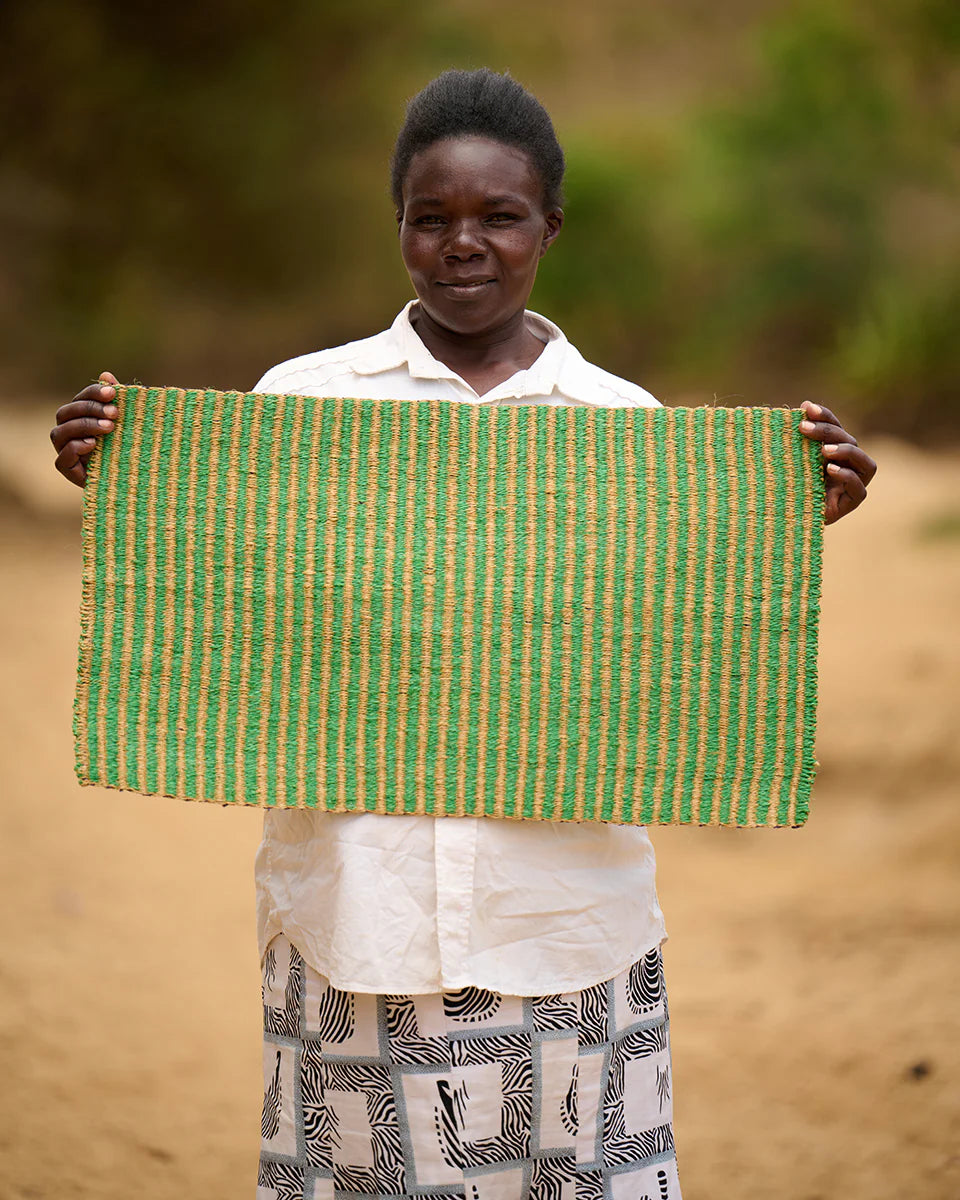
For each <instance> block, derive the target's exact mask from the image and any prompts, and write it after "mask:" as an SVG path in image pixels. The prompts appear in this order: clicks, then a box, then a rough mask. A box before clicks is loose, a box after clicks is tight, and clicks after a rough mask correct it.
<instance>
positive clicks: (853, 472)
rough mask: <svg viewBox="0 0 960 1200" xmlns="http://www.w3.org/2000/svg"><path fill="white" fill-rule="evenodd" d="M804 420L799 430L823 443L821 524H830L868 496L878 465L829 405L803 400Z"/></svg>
mask: <svg viewBox="0 0 960 1200" xmlns="http://www.w3.org/2000/svg"><path fill="white" fill-rule="evenodd" d="M800 407H801V408H802V409H803V411H804V412H805V413H806V416H807V419H806V420H805V421H801V422H800V432H801V433H802V434H803V436H804V437H808V438H810V440H811V441H813V442H822V443H823V447H822V449H821V451H820V453H821V455H822V457H823V460H824V470H823V478H824V483H825V485H826V503H825V505H824V510H823V523H824V525H832V524H833V522H834V521H839V520H840V518H841V517H845V516H846V515H847V513H849V512H853V510H854V509H855V508H856V507H857V506H858V505H860V504H862V503H863V502H864V500H866V498H867V484H868V483H869V482H870V480H871V479H872V478H873V477H874V475H876V473H877V464H876V463H875V462H874V461H873V459H872V458H871V457H870V455H869V454H867V452H866V451H865V450H862V449H861V448H860V447H859V446H858V445H857V439H856V438H855V437H854V436H853V434H851V433H847V431H846V430H845V429H844V427H843V426H842V425H841V424H840V422H839V421H838V420H837V418H836V417H835V416H834V415H833V413H832V412H831V411H830V409H829V408H823V407H822V406H821V405H819V404H813V403H811V402H810V401H809V400H805V401H804V402H803V404H801V405H800Z"/></svg>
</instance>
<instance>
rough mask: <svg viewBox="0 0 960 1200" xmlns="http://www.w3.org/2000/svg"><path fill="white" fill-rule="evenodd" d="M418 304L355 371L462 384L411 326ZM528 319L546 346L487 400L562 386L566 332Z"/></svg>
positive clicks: (530, 315)
mask: <svg viewBox="0 0 960 1200" xmlns="http://www.w3.org/2000/svg"><path fill="white" fill-rule="evenodd" d="M416 303H417V301H416V300H411V301H410V302H409V303H408V304H406V305H405V306H404V308H403V309H401V311H400V312H399V313H398V314H397V317H396V320H395V321H394V322H393V324H392V325H391V326H390V328H389V329H388V330H386V332H385V334H384V335H383V337H382V338H378V339H377V343H378V344H377V346H376V349H375V350H374V352H373V353H372V354H371V355H370V356H369V357H368V358H367V360H366V362H364V363H362V364H360V363H358V364H357V365H356V366H355V367H354V370H355V371H356V372H357V374H358V375H379V374H380V373H381V372H383V371H393V370H396V369H397V368H398V367H403V366H405V367H406V368H407V369H408V371H409V372H410V377H411V378H412V379H451V380H457V381H459V382H460V383H463V382H464V381H463V380H462V379H461V378H460V376H459V375H457V373H456V372H455V371H451V370H450V368H449V367H447V366H445V365H444V364H443V363H442V362H440V361H439V359H436V358H434V356H433V355H432V354H431V353H430V351H429V350H428V349H427V348H426V346H425V345H424V344H423V342H422V341H421V340H420V337H419V336H418V334H417V331H416V330H415V329H414V327H413V325H412V324H411V323H410V314H411V311H412V309H413V307H414V305H415V304H416ZM525 315H526V316H527V318H528V319H529V321H530V326H531V328H532V329H533V331H534V332H535V333H536V335H537V337H540V338H542V339H543V340H544V341H545V342H546V345H545V346H544V348H543V351H542V352H541V354H540V356H539V357H538V358H537V360H536V362H534V363H533V364H532V365H531V366H529V367H528V368H527V369H526V370H525V371H517V372H516V374H514V375H512V376H511V377H510V378H509V379H508V380H506V381H505V382H504V383H501V384H499V385H498V386H497V387H496V388H494V389H493V392H492V393H487V396H485V397H484V399H486V398H487V397H490V398H494V396H495V397H497V398H500V397H504V396H511V397H522V396H549V395H550V394H551V392H553V390H554V388H555V387H556V386H557V384H558V382H559V379H560V372H561V369H562V367H563V364H564V361H565V360H566V358H567V357H568V352H569V351H570V350H572V349H573V348H572V347H571V346H570V344H569V342H568V341H567V339H566V337H565V336H564V334H563V331H562V330H561V329H560V328H559V326H557V325H554V323H553V322H552V321H548V320H547V318H546V317H541V316H540V314H539V313H535V312H530V310H529V309H527V310H526V311H525ZM464 386H468V385H464ZM471 390H472V389H471Z"/></svg>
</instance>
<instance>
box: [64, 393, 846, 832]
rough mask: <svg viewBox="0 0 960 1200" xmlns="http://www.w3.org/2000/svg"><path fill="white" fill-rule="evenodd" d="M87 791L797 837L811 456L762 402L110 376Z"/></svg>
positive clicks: (810, 567)
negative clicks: (603, 404) (312, 390)
mask: <svg viewBox="0 0 960 1200" xmlns="http://www.w3.org/2000/svg"><path fill="white" fill-rule="evenodd" d="M118 405H119V409H120V415H119V418H118V421H117V428H116V431H115V432H114V433H113V434H112V435H111V437H109V438H108V439H106V440H105V441H104V442H103V443H101V444H100V446H98V448H97V450H96V451H95V452H94V454H93V456H92V459H91V461H90V468H89V479H88V484H87V487H86V491H85V494H84V516H83V552H84V570H83V602H82V615H81V619H82V632H81V640H80V656H79V671H78V685H77V697H76V706H75V740H76V760H77V774H78V776H79V778H80V781H81V783H85V784H99V785H101V786H106V787H112V788H121V789H128V790H132V791H137V792H144V793H147V794H150V795H167V796H175V797H181V798H184V799H193V800H208V801H215V802H220V803H227V804H232V803H237V804H251V805H261V806H272V805H280V806H284V805H286V806H295V807H298V808H312V807H320V808H325V809H328V810H331V811H336V812H343V811H351V810H367V811H371V812H378V813H432V814H436V815H449V816H463V815H481V814H483V815H487V816H491V817H527V818H534V819H538V818H539V819H554V820H558V819H562V820H602V821H614V822H621V823H637V824H640V823H650V822H662V823H687V822H692V823H701V824H736V825H798V824H801V823H802V822H803V821H804V819H805V818H806V815H807V809H808V803H809V795H810V787H811V783H812V780H813V774H814V769H815V766H816V764H815V762H814V757H813V737H814V723H815V707H816V652H817V645H816V634H817V608H818V595H819V580H820V554H821V539H822V511H823V510H822V503H823V499H822V481H821V474H820V469H819V465H818V459H817V450H818V449H819V447H815V446H812V445H811V444H810V443H809V442H808V441H807V440H806V439H804V438H803V437H801V436H800V434H799V433H798V432H797V428H796V427H797V425H798V423H799V421H800V419H801V414H800V413H798V412H795V411H788V410H784V409H757V408H736V409H724V408H714V409H710V408H702V409H683V408H675V409H670V408H660V409H602V408H601V409H596V408H583V407H570V408H552V407H541V406H534V405H524V406H517V407H487V406H484V405H468V404H457V403H453V402H448V401H422V402H409V401H375V400H339V399H334V400H314V399H305V398H303V397H296V396H264V395H252V394H247V395H243V394H240V393H233V392H226V393H217V392H212V391H178V390H175V389H164V388H150V389H146V388H139V387H121V388H119V389H118Z"/></svg>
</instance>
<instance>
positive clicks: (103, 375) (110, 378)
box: [100, 371, 118, 387]
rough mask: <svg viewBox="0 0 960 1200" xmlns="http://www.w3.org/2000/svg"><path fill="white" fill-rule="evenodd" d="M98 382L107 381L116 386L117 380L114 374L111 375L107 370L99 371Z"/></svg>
mask: <svg viewBox="0 0 960 1200" xmlns="http://www.w3.org/2000/svg"><path fill="white" fill-rule="evenodd" d="M100 382H101V383H109V384H112V385H113V386H114V387H116V385H117V382H118V380H117V377H116V375H111V374H110V372H109V371H101V372H100Z"/></svg>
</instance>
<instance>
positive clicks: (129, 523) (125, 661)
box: [117, 388, 146, 791]
mask: <svg viewBox="0 0 960 1200" xmlns="http://www.w3.org/2000/svg"><path fill="white" fill-rule="evenodd" d="M145 409H146V389H145V388H144V389H141V391H140V393H139V394H138V397H137V404H136V411H135V413H134V417H133V421H132V422H131V424H132V429H131V431H130V442H129V446H130V455H129V460H128V463H127V470H128V471H129V473H130V476H131V477H132V478H134V479H136V478H137V476H138V475H139V472H140V452H141V447H142V446H143V437H142V434H143V430H144V425H145ZM136 501H137V489H136V488H130V489H129V492H128V495H127V513H126V517H125V519H124V520H125V528H126V531H127V544H126V552H125V556H124V557H125V560H126V561H125V564H124V566H125V580H126V595H121V596H120V598H119V599H120V605H121V607H122V608H123V643H122V648H121V651H120V686H119V689H118V696H117V726H118V728H119V730H120V741H121V745H125V744H126V741H127V709H128V708H129V705H130V693H131V691H132V690H133V689H136V692H135V695H134V703H136V702H137V701H138V700H139V698H140V680H139V679H137V680H133V679H132V678H131V670H130V668H131V661H130V660H131V656H132V654H133V639H134V620H133V618H134V616H135V606H134V604H133V602H132V601H133V598H134V596H135V594H136V593H135V589H134V585H133V579H134V570H135V564H136V552H137V534H136V526H135V524H134V518H135V513H136ZM126 764H127V755H125V754H121V755H120V757H119V758H118V767H119V783H118V785H117V786H118V787H121V788H125V789H127V790H130V791H136V790H137V788H138V785H139V783H140V781H139V780H138V779H131V777H130V775H129V774H128V773H127V765H126Z"/></svg>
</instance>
